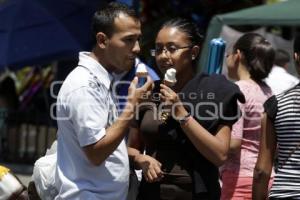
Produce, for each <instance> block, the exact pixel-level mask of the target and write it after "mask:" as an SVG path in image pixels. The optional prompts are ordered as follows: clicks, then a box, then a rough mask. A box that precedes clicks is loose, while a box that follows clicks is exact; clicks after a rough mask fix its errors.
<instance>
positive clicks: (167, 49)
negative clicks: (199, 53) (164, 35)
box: [150, 45, 193, 56]
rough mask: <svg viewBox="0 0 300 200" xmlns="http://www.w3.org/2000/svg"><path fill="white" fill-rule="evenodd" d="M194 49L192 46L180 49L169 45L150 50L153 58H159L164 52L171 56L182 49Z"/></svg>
mask: <svg viewBox="0 0 300 200" xmlns="http://www.w3.org/2000/svg"><path fill="white" fill-rule="evenodd" d="M191 47H193V46H192V45H188V46H183V47H178V46H175V45H167V46H156V47H155V49H151V50H150V54H151V56H157V55H160V54H162V53H163V52H165V53H169V54H170V55H172V54H174V53H176V52H177V51H178V50H180V49H186V48H191Z"/></svg>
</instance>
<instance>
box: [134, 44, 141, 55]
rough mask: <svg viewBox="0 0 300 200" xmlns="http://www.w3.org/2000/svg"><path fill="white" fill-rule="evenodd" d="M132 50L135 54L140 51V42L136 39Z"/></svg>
mask: <svg viewBox="0 0 300 200" xmlns="http://www.w3.org/2000/svg"><path fill="white" fill-rule="evenodd" d="M132 51H133V52H134V53H136V54H138V53H140V51H141V48H140V43H139V41H136V42H135V44H134V47H133V49H132Z"/></svg>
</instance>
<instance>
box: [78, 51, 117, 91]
mask: <svg viewBox="0 0 300 200" xmlns="http://www.w3.org/2000/svg"><path fill="white" fill-rule="evenodd" d="M78 65H81V66H84V67H86V68H87V69H89V70H90V72H91V73H92V74H93V75H94V76H96V77H97V79H98V80H99V81H100V82H102V83H103V84H104V85H105V87H107V88H109V87H110V84H111V82H112V80H113V76H112V74H110V73H109V72H108V71H107V70H106V69H105V68H104V67H103V66H102V65H101V64H100V63H99V62H98V61H96V60H95V59H94V58H92V57H91V56H90V52H87V51H82V52H79V62H78Z"/></svg>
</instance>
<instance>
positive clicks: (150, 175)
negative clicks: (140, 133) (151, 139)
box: [134, 154, 163, 183]
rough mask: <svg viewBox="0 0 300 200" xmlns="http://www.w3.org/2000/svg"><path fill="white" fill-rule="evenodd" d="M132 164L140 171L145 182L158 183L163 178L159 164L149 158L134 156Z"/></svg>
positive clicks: (142, 155) (140, 155)
mask: <svg viewBox="0 0 300 200" xmlns="http://www.w3.org/2000/svg"><path fill="white" fill-rule="evenodd" d="M134 162H135V163H136V164H137V165H138V166H139V167H140V168H141V169H142V171H143V175H144V178H145V179H146V181H147V182H150V183H152V182H156V181H160V179H161V178H162V177H163V172H162V170H161V163H160V162H158V161H157V160H156V159H154V158H152V157H151V156H148V155H144V154H139V155H137V156H135V159H134Z"/></svg>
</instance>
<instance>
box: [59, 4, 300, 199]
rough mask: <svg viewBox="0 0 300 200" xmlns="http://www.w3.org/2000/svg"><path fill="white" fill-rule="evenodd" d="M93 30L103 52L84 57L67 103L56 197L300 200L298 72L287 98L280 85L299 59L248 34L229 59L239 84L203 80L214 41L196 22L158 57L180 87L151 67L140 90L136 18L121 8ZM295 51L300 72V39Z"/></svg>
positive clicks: (172, 35)
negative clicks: (205, 48) (201, 69)
mask: <svg viewBox="0 0 300 200" xmlns="http://www.w3.org/2000/svg"><path fill="white" fill-rule="evenodd" d="M92 30H93V34H94V38H95V44H94V47H93V49H92V51H91V52H80V53H79V62H78V65H77V66H76V67H75V68H74V70H73V71H72V72H71V73H70V74H69V75H68V76H67V78H66V79H65V81H64V83H63V85H62V87H61V89H60V92H59V95H58V98H57V111H56V115H57V116H56V118H57V124H58V133H57V164H56V170H55V177H54V180H55V182H54V187H55V188H56V193H55V196H54V197H53V198H54V199H56V200H59V199H64V200H68V199H105V200H116V199H117V200H125V199H127V200H136V199H138V200H147V199H149V200H150V199H151V200H153V199H154V200H159V199H161V200H171V199H172V200H183V199H184V200H198V199H199V200H200V199H201V200H202V199H204V200H205V199H209V200H218V199H222V200H227V199H236V200H239V199H257V200H260V199H266V198H267V197H269V198H270V199H298V198H300V188H299V185H300V178H299V177H298V175H299V173H300V167H299V166H298V162H299V157H300V150H299V149H300V148H299V147H300V137H299V136H298V135H299V133H300V114H299V113H300V85H299V81H297V78H295V77H293V78H291V77H290V76H288V75H286V77H289V80H291V79H293V81H290V83H289V84H286V85H288V86H286V87H285V88H284V89H282V88H281V91H280V92H277V91H279V90H276V89H275V88H274V87H273V86H271V85H272V84H269V83H270V82H274V81H275V82H280V81H284V80H277V79H274V76H273V75H274V73H276V70H277V71H278V69H276V67H277V66H275V67H273V63H274V61H276V62H275V64H276V65H282V63H286V62H288V61H286V60H287V59H285V58H283V57H284V55H285V53H283V52H284V51H283V50H279V51H275V49H274V48H273V47H272V45H271V44H270V43H269V42H268V41H267V40H266V39H265V38H264V37H263V36H261V35H259V34H256V33H246V34H244V35H243V36H241V37H240V38H239V39H238V40H237V41H236V42H235V44H234V45H233V47H232V49H231V50H230V52H227V55H226V65H227V69H228V76H229V77H230V78H231V79H234V80H236V82H235V83H233V82H232V81H229V80H228V79H227V78H226V77H225V76H224V75H220V74H213V75H207V74H205V73H196V64H197V61H198V57H199V55H200V52H201V47H202V42H203V41H202V40H203V36H202V35H201V34H200V32H199V30H198V28H197V26H196V25H195V24H194V23H193V22H191V21H189V20H187V19H182V18H174V19H170V20H168V21H166V22H165V23H164V24H163V25H162V26H161V28H160V29H159V31H158V33H157V35H156V39H155V49H153V51H152V53H153V56H154V57H155V61H156V65H157V67H158V69H159V70H160V72H159V73H160V74H162V75H164V74H165V73H166V71H167V70H168V69H170V68H174V69H175V70H176V72H177V73H176V80H177V81H176V83H175V84H174V85H173V86H170V85H169V86H168V85H167V84H165V82H164V80H163V78H159V76H158V75H157V74H156V73H155V71H153V70H152V69H151V68H150V67H148V66H147V71H148V72H149V73H148V74H149V75H148V76H147V79H146V82H145V84H144V85H142V86H141V87H139V86H138V77H136V76H134V74H135V71H136V68H137V67H138V65H141V64H143V63H141V61H140V60H138V59H137V56H138V54H139V52H140V50H141V49H140V44H139V41H140V38H141V36H142V32H141V23H140V21H139V19H138V17H137V15H136V14H135V12H134V10H132V9H130V8H129V7H127V6H126V5H123V4H120V3H110V4H108V5H107V6H106V7H104V8H102V9H101V10H99V11H97V12H96V13H95V15H94V17H93V21H92ZM294 52H295V54H294V60H295V63H296V66H297V68H298V69H297V70H298V71H300V37H299V36H298V37H296V40H295V42H294ZM282 60H283V61H282ZM277 61H278V62H277ZM283 67H284V65H283ZM282 70H284V73H285V74H287V72H286V71H285V69H284V68H282ZM270 72H271V73H270ZM272 76H273V77H272ZM277 76H278V75H277ZM279 76H280V75H279ZM161 77H163V76H161ZM286 79H288V78H286ZM266 80H267V81H266ZM266 82H267V83H268V84H267V83H266ZM275 85H276V84H275ZM275 87H276V86H275ZM274 94H276V95H274ZM276 150H277V153H276ZM276 156H277V160H278V161H277V162H274V159H275V157H276ZM274 163H277V164H276V167H275V166H273V165H274ZM134 170H141V171H142V178H141V180H140V182H139V181H135V180H134V179H135V178H136V176H135V171H134Z"/></svg>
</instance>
